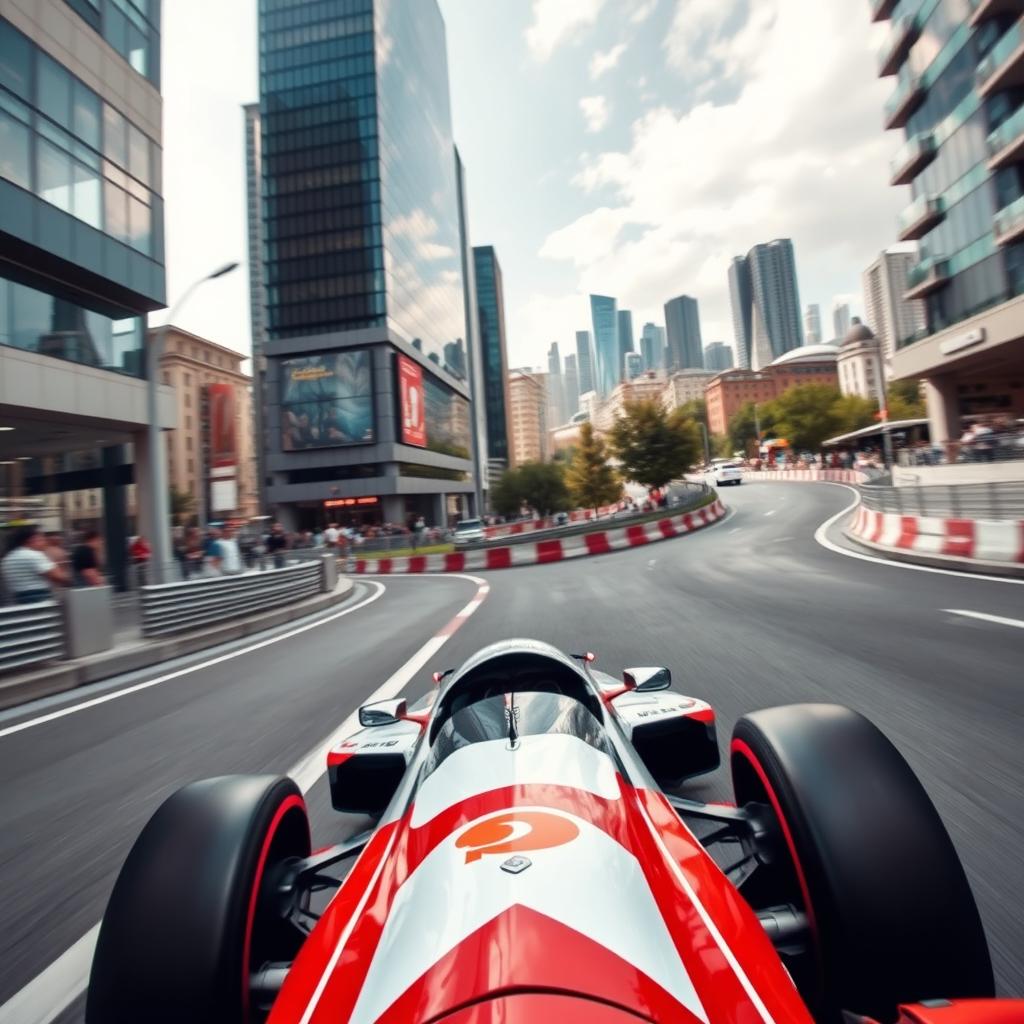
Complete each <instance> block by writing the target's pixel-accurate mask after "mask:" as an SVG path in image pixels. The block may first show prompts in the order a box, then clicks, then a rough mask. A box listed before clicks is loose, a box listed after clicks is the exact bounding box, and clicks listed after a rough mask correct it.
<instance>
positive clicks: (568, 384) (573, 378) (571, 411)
mask: <svg viewBox="0 0 1024 1024" xmlns="http://www.w3.org/2000/svg"><path fill="white" fill-rule="evenodd" d="M563 381H564V386H565V414H566V415H565V418H566V421H567V422H568V421H569V420H571V419H572V418H573V416H575V415H576V413H578V412H579V411H580V378H579V371H578V370H577V369H576V356H575V355H567V356H566V357H565V374H564V375H563Z"/></svg>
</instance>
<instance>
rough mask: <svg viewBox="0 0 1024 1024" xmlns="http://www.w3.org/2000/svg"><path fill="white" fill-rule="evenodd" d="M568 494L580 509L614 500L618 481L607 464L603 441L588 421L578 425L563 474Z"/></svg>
mask: <svg viewBox="0 0 1024 1024" xmlns="http://www.w3.org/2000/svg"><path fill="white" fill-rule="evenodd" d="M565 482H566V485H567V486H568V488H569V495H570V497H571V498H572V500H573V501H574V502H575V503H576V504H577V505H578V506H579V507H580V508H599V507H600V506H601V505H610V504H611V503H612V502H613V501H618V499H619V496H620V495H621V494H622V482H621V481H620V480H619V478H618V475H617V474H616V472H615V470H614V469H613V468H612V467H611V466H609V465H608V452H607V450H606V449H605V446H604V441H602V440H601V438H600V437H599V436H598V435H597V434H595V433H594V427H593V424H591V423H584V424H583V425H582V426H581V427H580V439H579V443H578V444H577V446H576V449H575V451H574V452H573V457H572V461H571V462H570V463H569V469H568V472H567V473H566V476H565Z"/></svg>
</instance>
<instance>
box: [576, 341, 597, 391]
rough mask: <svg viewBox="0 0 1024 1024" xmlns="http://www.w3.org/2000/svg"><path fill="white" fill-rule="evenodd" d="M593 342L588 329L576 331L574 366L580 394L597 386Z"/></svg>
mask: <svg viewBox="0 0 1024 1024" xmlns="http://www.w3.org/2000/svg"><path fill="white" fill-rule="evenodd" d="M594 363H595V358H594V342H593V341H592V340H591V337H590V331H577V332H576V366H577V371H578V372H579V375H580V394H581V395H585V394H587V392H589V391H593V390H594V388H595V387H596V386H597V384H596V380H597V378H596V374H595V373H594V369H595V367H594Z"/></svg>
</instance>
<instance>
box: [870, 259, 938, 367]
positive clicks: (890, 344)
mask: <svg viewBox="0 0 1024 1024" xmlns="http://www.w3.org/2000/svg"><path fill="white" fill-rule="evenodd" d="M917 260H918V256H917V253H916V251H906V250H890V251H888V252H883V253H881V254H880V255H879V257H878V259H876V260H875V261H874V262H873V263H872V264H871V266H870V267H868V269H867V270H865V271H864V277H863V281H864V316H865V319H866V320H867V323H868V326H869V327H870V328H871V329H872V330H873V331H874V333H875V337H876V338H877V339H878V341H879V342H880V343H881V346H882V356H883V358H884V359H892V356H893V353H894V352H895V351H896V344H897V341H902V340H904V339H909V338H913V337H916V336H917V335H918V334H919V333H921V332H922V331H924V329H925V316H924V303H923V302H922V301H921V300H920V299H907V298H905V297H904V296H905V292H906V290H907V277H908V276H909V274H910V272H911V270H913V269H914V266H915V265H916V264H917Z"/></svg>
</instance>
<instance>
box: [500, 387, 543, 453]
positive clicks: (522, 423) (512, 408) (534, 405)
mask: <svg viewBox="0 0 1024 1024" xmlns="http://www.w3.org/2000/svg"><path fill="white" fill-rule="evenodd" d="M508 398H509V423H510V424H511V427H512V433H511V435H510V438H509V440H510V444H511V448H510V450H511V454H512V465H513V466H521V465H522V464H523V463H524V462H543V461H544V460H545V459H546V458H547V456H548V418H547V416H548V409H547V407H548V395H547V374H544V373H534V372H533V371H531V370H526V369H523V370H510V371H509V375H508Z"/></svg>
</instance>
